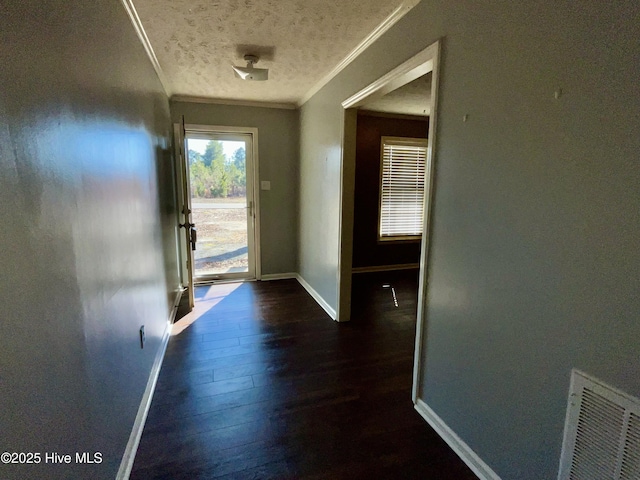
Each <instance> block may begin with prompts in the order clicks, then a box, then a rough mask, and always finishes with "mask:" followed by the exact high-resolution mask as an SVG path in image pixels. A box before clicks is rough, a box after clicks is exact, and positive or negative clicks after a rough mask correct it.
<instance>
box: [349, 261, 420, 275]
mask: <svg viewBox="0 0 640 480" xmlns="http://www.w3.org/2000/svg"><path fill="white" fill-rule="evenodd" d="M419 268H420V264H419V263H400V264H398V265H373V266H371V267H353V268H352V269H351V273H369V272H391V271H394V270H413V269H416V270H417V269H419Z"/></svg>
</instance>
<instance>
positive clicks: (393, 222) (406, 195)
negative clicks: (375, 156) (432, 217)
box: [379, 137, 427, 240]
mask: <svg viewBox="0 0 640 480" xmlns="http://www.w3.org/2000/svg"><path fill="white" fill-rule="evenodd" d="M426 157H427V140H426V139H410V138H398V137H382V171H381V189H380V231H379V236H380V239H381V240H393V239H398V238H402V237H415V236H420V235H421V234H422V222H423V203H424V178H425V163H426Z"/></svg>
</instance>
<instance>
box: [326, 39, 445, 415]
mask: <svg viewBox="0 0 640 480" xmlns="http://www.w3.org/2000/svg"><path fill="white" fill-rule="evenodd" d="M439 59H440V42H435V43H434V44H432V45H431V46H429V47H427V48H426V49H424V50H423V51H421V52H420V53H418V54H417V55H415V56H414V57H412V58H410V59H409V60H407V61H406V62H404V63H403V64H401V65H399V66H398V67H396V68H395V69H393V70H391V71H390V72H388V73H387V74H386V75H384V76H382V77H381V78H379V79H378V80H376V81H375V82H373V83H372V84H370V85H368V86H366V87H365V88H363V89H362V90H360V91H359V92H357V93H356V94H355V95H353V96H351V97H350V98H348V99H346V100H345V101H344V102H342V106H343V108H344V110H343V113H344V130H343V145H342V147H343V149H342V154H343V157H342V175H341V211H340V258H339V267H338V292H337V293H338V309H337V310H338V312H337V320H338V321H346V320H349V319H350V316H351V295H352V275H353V249H354V245H353V240H354V200H355V197H354V192H355V173H356V143H357V142H356V138H357V124H358V109H359V108H361V107H363V106H365V105H367V104H372V103H378V104H379V105H380V104H384V103H385V102H384V101H382V102H380V100H381V99H382V98H383V97H385V95H387V94H388V93H390V92H393V91H396V90H398V89H401V87H405V86H408V84H411V83H412V82H414V81H416V80H418V79H420V77H425V78H426V76H427V75H430V86H429V97H428V100H427V101H426V102H425V105H424V110H425V111H424V112H423V113H428V116H429V119H428V129H427V130H428V133H427V144H426V152H425V160H424V176H423V178H424V180H423V181H424V185H423V187H424V193H423V195H422V199H421V201H422V202H423V204H422V212H421V213H422V214H423V215H422V216H423V222H422V232H421V235H420V240H419V245H420V254H419V263H418V267H419V275H418V301H417V315H416V316H417V321H416V338H415V350H414V359H415V361H414V369H413V376H414V377H413V379H414V381H413V389H412V390H413V391H412V397H413V400H414V402H415V401H416V398H417V391H418V389H419V382H420V378H421V364H420V359H421V358H422V354H423V352H422V348H423V343H424V342H423V338H422V336H423V327H424V311H425V303H426V298H425V293H426V288H425V286H426V282H427V271H428V268H427V260H428V256H429V234H430V230H429V220H430V213H431V196H432V190H433V188H432V186H433V174H434V169H433V152H434V146H435V132H436V120H437V92H438V77H439ZM407 88H408V89H409V90H410V87H407ZM412 113H415V112H412ZM378 233H380V231H379V232H378ZM411 233H413V232H411ZM378 240H379V241H380V240H381V235H378Z"/></svg>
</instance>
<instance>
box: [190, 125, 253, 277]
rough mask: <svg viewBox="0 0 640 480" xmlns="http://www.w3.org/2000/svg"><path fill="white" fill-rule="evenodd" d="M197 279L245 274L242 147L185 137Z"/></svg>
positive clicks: (244, 161)
mask: <svg viewBox="0 0 640 480" xmlns="http://www.w3.org/2000/svg"><path fill="white" fill-rule="evenodd" d="M187 148H188V153H189V177H190V181H191V209H192V221H193V223H194V224H195V225H196V229H197V232H198V234H197V242H196V250H195V252H193V253H194V267H195V268H194V274H195V276H196V277H207V276H221V275H224V274H228V273H242V272H248V271H249V258H248V233H247V185H246V183H247V182H246V179H247V174H246V150H247V149H246V144H245V142H244V141H236V140H233V141H231V140H213V139H202V138H187Z"/></svg>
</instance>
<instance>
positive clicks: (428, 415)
mask: <svg viewBox="0 0 640 480" xmlns="http://www.w3.org/2000/svg"><path fill="white" fill-rule="evenodd" d="M414 407H415V409H416V411H417V412H418V413H419V414H420V415H422V418H424V419H425V420H426V421H427V423H428V424H429V425H431V428H433V429H434V430H435V431H436V433H437V434H438V435H440V437H442V439H443V440H444V441H445V442H447V445H449V447H451V450H453V451H454V452H455V453H456V455H458V456H459V457H460V459H462V461H463V462H464V463H466V464H467V466H468V467H469V468H470V469H471V470H472V471H473V473H475V474H476V475H477V476H478V478H479V479H481V480H500V477H499V476H498V474H496V472H494V471H493V470H492V469H491V467H489V465H487V464H486V463H484V461H483V460H482V459H481V458H480V457H479V456H478V455H477V454H476V452H474V451H473V450H471V447H469V445H467V444H466V443H464V441H463V440H462V439H461V438H460V437H458V435H456V433H455V432H454V431H453V430H451V428H449V426H448V425H447V424H446V423H445V422H444V420H442V419H441V418H440V417H439V416H438V415H437V414H436V412H434V411H433V410H432V409H431V408H430V407H429V405H427V404H426V403H424V402H423V401H422V400H420V399H418V401H417V402H416V404H415V406H414Z"/></svg>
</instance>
